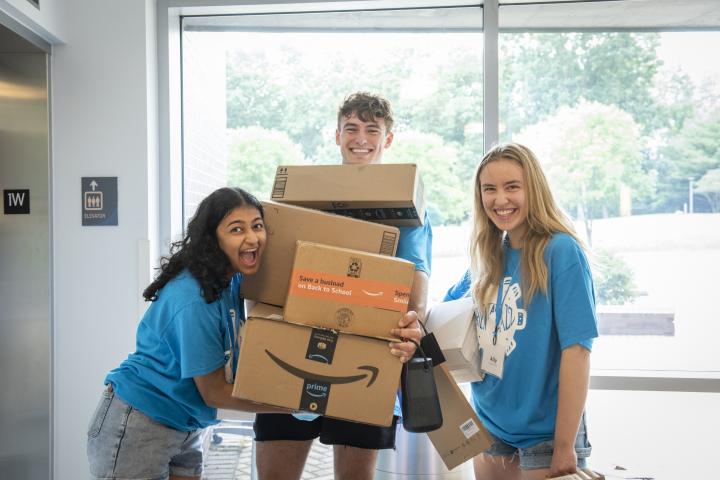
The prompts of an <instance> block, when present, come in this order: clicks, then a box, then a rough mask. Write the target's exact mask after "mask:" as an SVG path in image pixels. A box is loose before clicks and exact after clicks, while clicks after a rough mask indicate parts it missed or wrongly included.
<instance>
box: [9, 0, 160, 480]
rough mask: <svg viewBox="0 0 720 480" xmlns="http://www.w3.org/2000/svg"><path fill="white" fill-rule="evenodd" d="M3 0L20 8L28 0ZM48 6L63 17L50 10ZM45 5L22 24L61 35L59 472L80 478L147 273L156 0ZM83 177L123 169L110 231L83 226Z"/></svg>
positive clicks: (55, 99) (55, 211)
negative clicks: (92, 421) (93, 418)
mask: <svg viewBox="0 0 720 480" xmlns="http://www.w3.org/2000/svg"><path fill="white" fill-rule="evenodd" d="M10 3H12V4H14V5H12V6H11V7H17V8H18V9H19V8H22V9H23V10H27V8H26V6H25V3H26V0H16V1H10ZM7 4H8V1H3V0H0V9H2V10H3V11H4V12H5V13H8V14H9V15H11V16H13V17H15V18H17V9H15V10H13V9H11V8H8V5H7ZM15 4H16V5H15ZM53 4H54V5H55V7H54V8H55V9H59V8H62V13H61V12H60V11H58V10H56V11H55V12H52V8H53V7H52V5H53ZM28 5H29V4H28ZM41 6H42V7H43V9H47V10H45V12H44V13H43V14H41V15H35V18H34V19H33V21H34V22H37V23H36V24H32V22H31V23H30V24H28V23H27V22H25V24H26V26H28V27H29V28H30V29H31V30H33V31H34V32H35V33H38V34H40V35H41V36H44V37H45V38H48V37H51V38H59V37H62V41H63V43H62V44H58V43H57V41H56V42H53V43H55V45H54V46H53V52H52V55H51V114H52V120H51V122H52V164H53V166H52V169H53V171H52V190H53V195H52V215H53V220H52V222H53V228H52V234H53V252H52V254H53V259H54V281H53V284H54V319H53V320H54V375H53V378H54V384H53V387H54V395H53V404H54V407H53V416H54V424H53V428H54V432H53V435H54V438H53V444H54V478H55V479H56V480H71V479H72V480H76V479H82V478H87V477H88V468H87V459H86V455H85V433H86V427H87V423H88V421H89V417H90V415H91V414H92V412H93V409H94V407H95V405H96V402H97V401H98V399H99V395H100V391H101V388H102V381H103V378H104V376H105V374H106V373H107V371H108V370H110V369H111V368H114V367H115V366H117V365H118V364H119V363H120V361H122V360H123V359H124V358H125V357H126V356H127V354H128V353H129V352H130V351H132V350H133V349H134V337H135V329H136V327H137V324H138V320H139V310H140V309H141V308H142V303H141V302H140V295H141V291H142V289H143V288H144V287H145V286H146V285H147V283H148V279H149V278H150V274H151V273H150V259H149V256H150V255H149V253H148V252H149V250H150V243H149V242H150V240H152V241H153V245H154V242H155V238H156V236H157V225H156V224H157V218H156V209H157V207H156V205H157V173H156V172H157V138H156V137H157V133H156V128H157V127H156V124H157V119H156V117H157V115H156V108H157V107H156V105H157V98H156V58H155V57H156V53H155V52H156V38H155V30H156V20H155V2H154V1H153V0H125V1H122V2H117V1H111V0H65V1H63V2H52V1H50V0H44V1H41ZM30 8H34V7H32V6H30ZM48 10H50V11H48ZM26 20H27V19H26ZM48 32H49V34H48ZM83 176H117V177H118V204H119V205H118V208H119V225H118V226H117V227H83V226H81V217H80V213H81V203H80V198H81V197H80V178H81V177H83ZM153 248H154V247H153ZM153 260H155V259H153Z"/></svg>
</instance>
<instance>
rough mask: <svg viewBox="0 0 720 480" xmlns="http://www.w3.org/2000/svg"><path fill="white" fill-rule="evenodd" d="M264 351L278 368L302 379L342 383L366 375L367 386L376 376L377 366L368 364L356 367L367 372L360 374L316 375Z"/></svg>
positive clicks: (355, 380) (359, 378)
mask: <svg viewBox="0 0 720 480" xmlns="http://www.w3.org/2000/svg"><path fill="white" fill-rule="evenodd" d="M265 353H267V355H268V357H270V358H271V359H272V360H273V361H274V362H275V363H276V364H277V365H278V366H279V367H280V368H282V369H283V370H285V371H286V372H288V373H289V374H291V375H294V376H296V377H298V378H300V379H303V380H314V381H317V382H324V383H327V384H343V383H353V382H358V381H360V380H363V379H365V378H366V377H367V378H368V379H369V380H368V384H367V386H368V387H369V386H371V385H372V384H373V383H374V382H375V379H376V378H377V375H378V368H377V367H372V366H370V365H360V366H359V367H357V368H358V370H367V373H362V374H360V375H349V376H345V377H340V376H338V377H332V376H329V375H318V374H316V373H312V372H307V371H305V370H302V369H300V368H297V367H293V366H292V365H290V364H289V363H287V362H285V361H283V360H281V359H280V358H278V357H277V356H275V355H273V354H272V352H270V351H269V350H265Z"/></svg>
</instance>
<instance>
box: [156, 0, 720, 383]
mask: <svg viewBox="0 0 720 480" xmlns="http://www.w3.org/2000/svg"><path fill="white" fill-rule="evenodd" d="M477 4H478V1H474V2H468V1H448V0H435V1H431V0H418V1H415V2H413V3H412V6H413V7H433V6H448V5H453V6H459V5H477ZM482 4H483V5H482V8H483V34H484V42H483V44H484V55H483V73H484V78H485V85H484V88H483V92H484V93H483V95H484V112H483V114H484V119H483V122H484V124H485V125H486V128H485V132H484V144H485V145H486V146H489V145H492V144H493V143H495V142H497V140H498V138H499V133H498V132H499V130H498V129H499V91H498V89H499V70H498V68H499V64H498V38H499V33H500V32H506V31H519V30H518V29H501V28H500V27H499V15H500V13H501V12H500V9H501V7H502V6H503V5H501V4H500V2H498V1H497V0H484V1H483V2H482ZM407 6H408V3H407V2H401V1H399V0H361V1H353V2H349V1H346V2H333V1H329V0H310V1H308V2H304V3H299V2H298V3H286V2H282V1H281V0H258V1H257V2H256V3H254V4H252V5H242V6H238V5H235V4H234V2H232V1H211V0H158V2H157V7H156V8H157V10H156V12H157V45H156V47H157V50H156V54H157V81H158V90H157V97H158V98H157V101H158V119H157V120H158V123H157V128H158V154H159V165H158V166H157V169H158V178H159V212H158V233H159V235H158V238H159V239H160V242H159V245H168V244H170V243H171V241H172V240H173V239H175V238H178V237H179V236H180V235H181V234H182V231H183V214H182V210H183V207H182V206H183V197H182V195H183V193H182V188H183V178H182V144H183V142H182V136H183V132H182V65H181V51H180V45H181V34H182V31H181V20H182V17H183V16H188V15H230V14H238V13H260V12H262V13H272V12H276V13H280V12H284V13H287V12H303V11H324V10H338V9H344V10H349V9H350V10H362V9H367V8H376V9H377V8H388V9H390V8H401V7H407ZM512 6H513V7H515V8H518V7H521V6H522V4H513V5H512ZM537 6H538V4H537V2H536V3H535V4H534V7H537ZM678 29H683V30H693V28H688V27H685V28H680V27H678V28H672V27H663V28H640V29H632V30H630V29H628V28H622V29H603V30H602V31H655V32H661V31H672V30H678ZM695 29H696V30H700V28H695ZM703 29H704V28H703ZM522 31H523V32H539V31H555V32H558V31H598V29H596V28H588V29H577V28H573V29H563V28H561V27H558V28H556V29H554V28H553V29H548V28H542V29H533V28H528V29H522ZM681 373H682V374H681ZM590 388H591V389H595V390H633V391H662V392H708V393H720V372H717V371H709V372H678V371H646V370H643V371H633V370H627V371H626V370H622V371H604V370H591V378H590Z"/></svg>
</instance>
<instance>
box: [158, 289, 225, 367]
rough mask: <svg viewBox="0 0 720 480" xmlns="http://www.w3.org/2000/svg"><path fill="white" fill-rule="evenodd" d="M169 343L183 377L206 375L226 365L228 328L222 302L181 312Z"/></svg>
mask: <svg viewBox="0 0 720 480" xmlns="http://www.w3.org/2000/svg"><path fill="white" fill-rule="evenodd" d="M164 337H165V341H166V342H167V343H168V346H169V348H170V350H172V352H173V355H174V357H175V358H176V359H178V360H179V362H180V377H181V378H191V377H196V376H200V375H206V374H208V373H210V372H213V371H215V370H217V369H218V368H220V367H222V366H223V365H224V364H225V345H224V337H225V334H224V325H223V318H222V314H221V313H220V307H219V302H218V301H216V302H213V303H210V304H205V303H203V302H202V301H201V302H194V303H191V304H190V305H188V306H186V307H185V308H183V309H182V310H180V311H178V312H177V313H176V314H175V317H174V318H173V321H172V322H170V324H169V325H168V328H167V330H166V331H165V335H164Z"/></svg>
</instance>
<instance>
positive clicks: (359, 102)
mask: <svg viewBox="0 0 720 480" xmlns="http://www.w3.org/2000/svg"><path fill="white" fill-rule="evenodd" d="M353 113H354V114H355V115H357V117H358V118H359V119H360V120H362V121H363V122H371V121H373V120H375V119H376V118H382V119H383V120H384V121H385V128H386V129H387V131H388V133H390V132H392V128H393V125H394V123H395V120H394V119H393V111H392V106H391V105H390V101H389V100H388V99H387V98H385V97H382V96H380V95H377V94H375V93H369V92H355V93H353V94H351V95H348V96H347V97H345V100H344V101H343V103H342V105H340V108H338V115H337V122H338V129H339V128H340V121H341V120H342V119H343V118H350V117H351V116H352V114H353Z"/></svg>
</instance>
